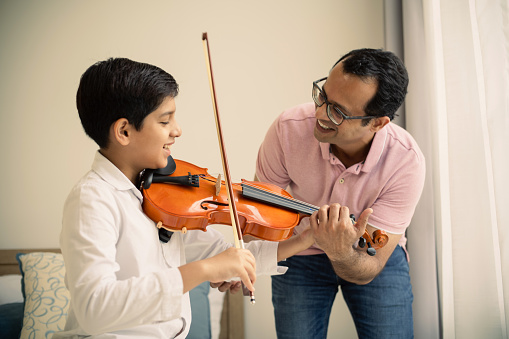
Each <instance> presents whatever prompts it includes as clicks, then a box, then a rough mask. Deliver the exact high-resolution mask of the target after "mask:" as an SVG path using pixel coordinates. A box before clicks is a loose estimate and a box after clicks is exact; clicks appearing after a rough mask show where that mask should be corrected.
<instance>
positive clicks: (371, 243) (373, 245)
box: [359, 230, 389, 256]
mask: <svg viewBox="0 0 509 339" xmlns="http://www.w3.org/2000/svg"><path fill="white" fill-rule="evenodd" d="M388 241H389V236H388V235H387V233H385V231H382V230H376V231H374V232H373V234H372V236H369V233H368V231H367V230H366V231H364V234H363V235H362V237H361V238H360V239H359V247H360V248H364V246H366V244H367V245H368V248H367V250H366V251H367V252H368V254H369V255H370V256H374V255H375V254H376V250H377V249H379V248H382V247H384V246H385V245H386V244H387V242H388Z"/></svg>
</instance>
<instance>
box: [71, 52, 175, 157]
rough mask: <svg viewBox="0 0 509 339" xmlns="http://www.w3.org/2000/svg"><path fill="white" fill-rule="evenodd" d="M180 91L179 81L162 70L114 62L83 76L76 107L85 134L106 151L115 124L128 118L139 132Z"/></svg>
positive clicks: (123, 60) (122, 60)
mask: <svg viewBox="0 0 509 339" xmlns="http://www.w3.org/2000/svg"><path fill="white" fill-rule="evenodd" d="M178 90H179V88H178V84H177V82H176V81H175V79H174V78H173V77H172V76H171V75H170V74H168V73H167V72H165V71H164V70H162V69H160V68H159V67H156V66H153V65H150V64H146V63H140V62H136V61H132V60H129V59H126V58H110V59H108V60H105V61H100V62H97V63H95V64H94V65H92V66H90V67H89V68H88V69H87V70H86V71H85V73H83V75H82V76H81V80H80V84H79V87H78V92H77V94H76V106H77V108H78V113H79V116H80V120H81V124H82V125H83V128H84V130H85V133H86V134H87V135H88V136H89V137H91V138H92V139H93V140H94V141H95V142H96V143H97V144H98V145H99V147H101V148H106V147H108V142H109V138H108V137H109V130H110V127H111V124H113V123H114V122H115V121H117V120H118V119H121V118H126V119H127V120H128V121H129V123H130V124H132V125H133V126H134V127H135V128H136V130H138V131H139V130H140V129H141V126H142V125H143V120H144V119H145V117H146V116H147V115H149V114H150V113H152V112H153V111H155V110H156V109H157V107H159V105H160V104H161V103H162V102H163V100H164V99H165V98H166V97H168V96H170V97H172V98H174V97H176V96H177V95H178Z"/></svg>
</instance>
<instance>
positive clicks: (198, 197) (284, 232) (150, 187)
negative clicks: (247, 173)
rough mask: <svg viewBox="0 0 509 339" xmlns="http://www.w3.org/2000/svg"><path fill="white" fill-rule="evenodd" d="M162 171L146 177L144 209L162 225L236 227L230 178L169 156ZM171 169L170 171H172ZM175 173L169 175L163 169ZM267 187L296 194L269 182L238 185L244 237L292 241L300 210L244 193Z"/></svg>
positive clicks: (173, 227)
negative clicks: (166, 164)
mask: <svg viewBox="0 0 509 339" xmlns="http://www.w3.org/2000/svg"><path fill="white" fill-rule="evenodd" d="M168 164H169V165H168V166H167V168H165V169H163V171H159V172H152V171H148V172H147V173H146V174H144V175H143V176H142V182H141V187H142V193H143V197H144V198H143V211H144V212H145V214H146V215H147V216H148V217H149V218H150V219H152V220H154V221H155V222H156V223H157V227H158V228H164V229H166V230H169V231H172V232H175V231H181V232H183V233H185V232H187V231H188V230H202V231H206V227H207V226H208V225H210V224H223V225H232V221H231V217H230V210H229V200H228V195H227V192H226V186H225V182H224V181H223V180H221V179H220V176H219V177H218V178H215V177H213V176H211V175H210V174H209V173H208V172H207V168H202V167H199V166H196V165H193V164H191V163H189V162H186V161H182V160H178V159H175V160H174V159H173V158H172V157H171V156H170V157H168ZM168 168H169V170H168ZM168 171H171V172H172V173H171V174H170V175H167V176H165V175H164V174H161V173H167V172H168ZM247 188H248V189H249V190H254V191H257V190H262V191H263V192H271V193H270V194H273V195H279V196H281V197H283V198H285V197H286V198H291V195H290V194H289V193H288V192H286V191H285V190H283V189H281V188H279V187H277V186H275V185H272V184H268V183H259V182H249V181H247V180H242V183H241V184H238V183H234V184H233V196H234V199H235V204H236V205H237V213H238V216H239V223H240V229H241V232H242V235H252V236H254V237H257V238H260V239H263V240H269V241H282V240H285V239H288V238H289V237H290V236H291V235H292V233H293V228H294V227H295V226H297V225H298V223H299V221H300V217H299V214H298V213H296V212H294V211H291V210H286V209H281V208H280V207H278V206H276V205H270V204H268V203H264V202H259V201H257V200H254V199H250V198H249V197H246V196H245V194H244V193H245V190H246V189H247Z"/></svg>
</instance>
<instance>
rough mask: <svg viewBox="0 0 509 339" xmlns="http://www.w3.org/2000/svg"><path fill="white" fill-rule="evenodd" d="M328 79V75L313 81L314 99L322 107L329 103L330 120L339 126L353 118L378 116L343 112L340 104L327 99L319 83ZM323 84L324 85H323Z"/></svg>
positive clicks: (328, 114) (328, 113)
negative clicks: (353, 114) (332, 110)
mask: <svg viewBox="0 0 509 339" xmlns="http://www.w3.org/2000/svg"><path fill="white" fill-rule="evenodd" d="M325 80H327V77H325V78H322V79H320V80H316V81H313V92H312V96H313V101H314V102H315V104H316V106H318V107H322V106H323V104H326V105H327V116H328V117H329V119H330V121H332V123H333V124H334V125H336V126H339V125H341V124H342V123H343V121H345V120H353V119H373V118H377V117H376V116H374V115H363V116H351V117H350V116H348V115H346V114H345V113H343V112H342V111H341V110H340V109H339V107H338V106H336V105H334V104H331V103H330V102H328V101H327V95H326V94H325V92H324V91H323V90H322V88H321V87H320V86H319V85H318V83H320V82H322V81H325ZM322 86H323V85H322ZM331 106H332V108H333V109H334V113H335V114H332V112H331V109H330V108H331Z"/></svg>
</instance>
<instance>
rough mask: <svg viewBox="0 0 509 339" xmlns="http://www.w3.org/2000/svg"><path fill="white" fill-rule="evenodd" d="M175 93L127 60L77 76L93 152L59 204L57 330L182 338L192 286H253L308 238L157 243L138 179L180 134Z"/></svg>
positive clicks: (212, 236)
mask: <svg viewBox="0 0 509 339" xmlns="http://www.w3.org/2000/svg"><path fill="white" fill-rule="evenodd" d="M177 94H178V85H177V83H176V82H175V80H174V79H173V77H172V76H171V75H170V74H168V73H166V72H165V71H163V70H162V69H160V68H158V67H155V66H152V65H148V64H143V63H138V62H134V61H131V60H129V59H124V58H120V59H108V60H106V61H102V62H98V63H96V64H94V65H92V66H91V67H90V68H89V69H88V70H87V71H86V72H85V73H84V74H83V75H82V77H81V80H80V85H79V88H78V92H77V96H76V104H77V108H78V112H79V116H80V119H81V123H82V125H83V128H84V130H85V132H86V133H87V135H89V136H90V137H91V138H92V139H93V140H94V141H95V142H96V143H97V144H98V145H99V151H98V152H97V153H96V156H95V159H94V162H93V164H92V170H91V171H90V172H89V173H87V174H86V175H85V176H84V177H83V178H82V179H81V180H80V181H79V182H78V184H77V185H76V186H75V187H74V188H73V189H72V191H71V193H70V194H69V197H68V198H67V200H66V203H65V206H64V213H63V221H62V233H61V239H60V243H61V248H62V253H63V255H64V259H65V265H66V284H67V287H68V289H69V291H70V293H71V305H70V307H69V316H68V319H67V324H66V327H65V331H64V332H60V333H57V334H55V336H54V338H66V337H81V336H92V337H98V338H99V337H100V338H124V337H140V338H149V337H151V338H185V337H186V335H187V333H188V331H189V325H190V321H191V317H190V315H191V310H190V305H189V296H188V293H187V292H188V291H189V290H191V289H192V288H194V287H196V286H197V285H199V284H200V283H202V282H205V281H210V282H212V283H218V284H219V283H221V282H223V281H227V280H230V279H231V278H234V277H240V279H241V280H242V282H244V284H245V285H246V287H247V288H248V289H249V290H251V291H254V287H253V283H254V281H255V280H256V274H277V273H281V272H282V271H281V272H278V271H279V270H278V268H277V262H278V261H280V260H282V259H284V258H286V257H288V256H291V255H293V254H295V253H297V252H299V251H302V250H304V249H306V248H308V247H309V246H311V245H312V244H313V238H312V234H311V232H307V233H306V234H305V235H304V236H300V237H294V238H292V239H291V240H290V241H285V242H281V243H279V244H278V243H273V242H266V241H255V242H252V243H249V244H248V245H247V247H248V248H249V250H247V249H246V250H242V249H236V248H232V247H231V245H230V244H227V243H225V242H224V240H223V239H222V236H221V235H220V233H219V232H217V231H215V230H213V229H209V230H208V231H207V232H201V231H193V232H188V233H187V234H185V235H183V234H180V233H175V234H174V235H173V236H172V237H171V239H170V241H169V242H167V243H163V242H160V241H159V238H158V231H157V228H156V227H155V226H154V222H153V221H152V220H150V219H149V218H148V217H147V216H146V215H145V214H144V213H143V211H142V200H143V197H142V195H141V193H140V191H139V190H138V189H137V186H136V185H137V182H138V179H139V174H140V172H141V171H142V170H143V169H145V168H162V167H165V166H166V164H167V158H168V156H169V155H170V147H171V146H172V145H173V144H174V143H175V139H176V138H177V137H179V136H180V135H181V133H182V131H181V129H180V127H179V125H178V124H177V122H176V120H175V111H176V107H175V100H174V98H175V97H176V96H177ZM186 256H187V258H192V259H193V260H196V261H193V262H190V263H186ZM256 261H258V262H259V263H260V265H259V266H258V270H256V268H257V266H256ZM232 289H234V287H233V286H232Z"/></svg>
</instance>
